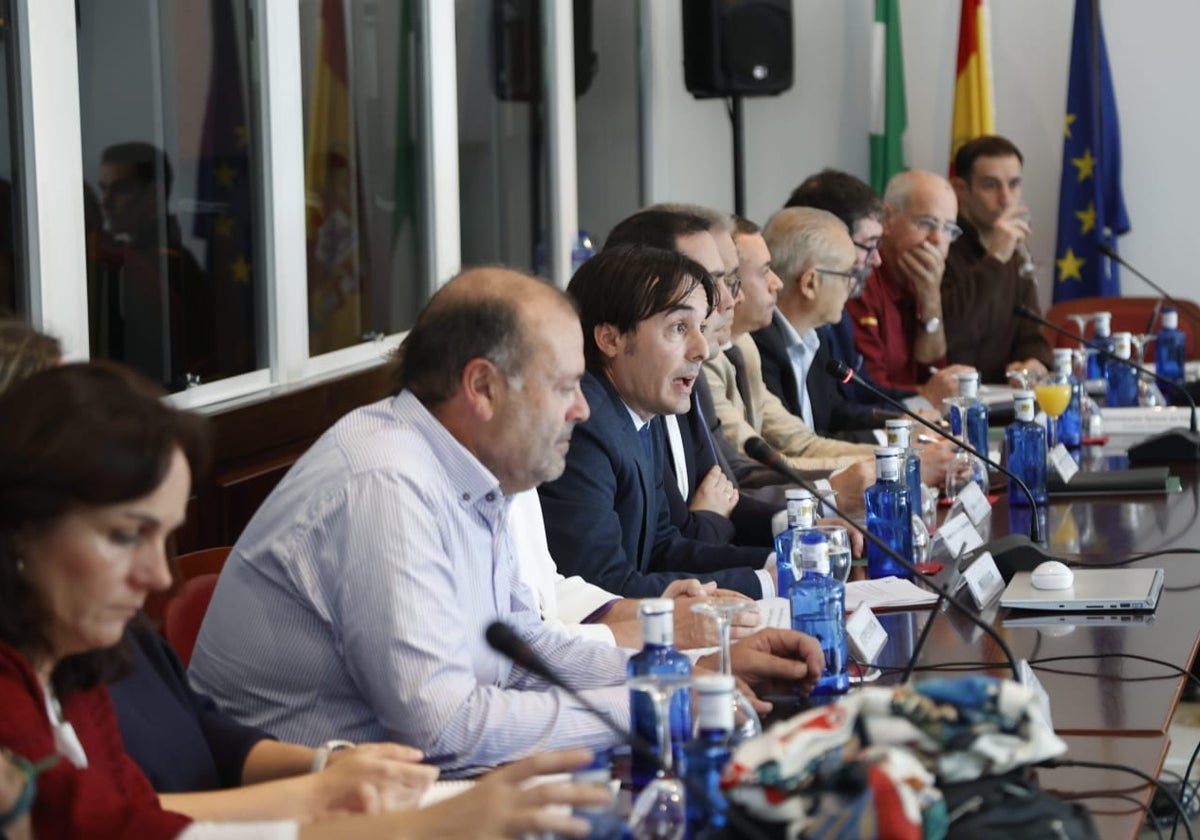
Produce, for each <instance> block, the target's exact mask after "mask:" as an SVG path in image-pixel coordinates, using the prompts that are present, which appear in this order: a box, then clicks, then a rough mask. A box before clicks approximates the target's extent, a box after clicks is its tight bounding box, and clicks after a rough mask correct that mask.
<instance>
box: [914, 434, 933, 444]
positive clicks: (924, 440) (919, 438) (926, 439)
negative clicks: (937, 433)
mask: <svg viewBox="0 0 1200 840" xmlns="http://www.w3.org/2000/svg"><path fill="white" fill-rule="evenodd" d="M917 443H937V441H935V440H934V439H933V438H931V437H930V436H929V435H917Z"/></svg>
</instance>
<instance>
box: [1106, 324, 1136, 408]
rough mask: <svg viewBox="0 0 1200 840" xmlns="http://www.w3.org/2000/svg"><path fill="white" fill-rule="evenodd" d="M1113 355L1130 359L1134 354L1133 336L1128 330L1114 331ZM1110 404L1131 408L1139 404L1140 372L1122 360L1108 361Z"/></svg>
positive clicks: (1114, 406)
mask: <svg viewBox="0 0 1200 840" xmlns="http://www.w3.org/2000/svg"><path fill="white" fill-rule="evenodd" d="M1112 338H1113V352H1112V354H1113V356H1115V357H1116V358H1118V359H1128V358H1129V357H1130V356H1131V355H1133V336H1131V335H1130V334H1129V333H1127V332H1118V333H1113V337H1112ZM1105 378H1106V379H1107V380H1108V406H1109V407H1110V408H1129V407H1130V406H1135V405H1137V404H1138V372H1137V371H1136V370H1134V369H1133V368H1131V367H1130V366H1129V365H1123V364H1121V363H1120V362H1113V361H1109V362H1108V370H1107V372H1106V373H1105Z"/></svg>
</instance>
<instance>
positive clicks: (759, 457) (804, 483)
mask: <svg viewBox="0 0 1200 840" xmlns="http://www.w3.org/2000/svg"><path fill="white" fill-rule="evenodd" d="M744 447H745V450H746V454H747V455H749V456H750V457H751V458H753V459H755V460H756V461H761V462H762V463H764V464H766V465H767V466H768V467H770V468H771V469H773V470H775V471H776V472H778V473H779V474H780V475H783V476H786V477H787V478H789V479H791V480H792V481H794V482H795V483H796V484H798V485H800V486H801V487H803V488H804V489H805V490H807V491H808V492H810V493H812V495H813V498H814V499H820V498H821V493H820V491H819V490H818V489H817V488H816V486H814V485H813V483H812V482H810V481H808V480H807V479H806V478H804V476H802V475H800V473H799V472H797V471H796V470H794V469H792V468H791V466H790V465H789V464H788V463H787V461H786V460H785V459H784V458H783V456H782V455H780V454H779V452H777V451H776V450H775V448H774V447H772V446H771V444H769V443H767V442H766V441H765V440H763V439H762V438H760V437H752V438H750V439H748V440H747V441H746V443H745V444H744ZM821 505H822V507H826V508H829V509H830V510H831V511H833V512H834V513H835V514H837V515H838V516H840V517H841V518H842V519H844V520H846V522H847V524H849V525H850V527H851V528H853V529H854V530H856V531H858V532H859V533H860V534H862V535H863V539H865V540H867V541H868V542H870V543H871V544H872V545H874V546H875V547H876V548H878V549H879V550H880V551H882V552H883V553H884V554H886V555H887V556H888V557H890V558H892V559H893V560H895V561H896V562H897V563H899V564H900V565H901V566H903V567H904V568H905V569H906V570H908V572H909V573H910V574H912V575H913V576H914V577H917V578H919V579H920V580H921V582H922V583H924V584H925V585H926V586H928V587H929V588H930V589H932V590H933V591H934V592H936V593H938V595H939V596H941V598H943V599H945V601H946V602H947V603H949V604H951V605H952V606H953V607H954V608H955V609H957V610H958V611H959V612H960V613H962V614H963V615H965V616H966V617H967V618H968V619H969V620H970V621H971V622H972V623H973V624H975V625H976V626H977V627H979V628H980V629H981V630H983V631H984V632H985V633H987V634H988V635H989V636H991V637H992V639H993V640H994V641H995V642H996V645H997V646H998V647H999V648H1000V650H1001V651H1003V652H1004V656H1005V657H1006V658H1007V659H1008V667H1009V668H1010V669H1012V673H1013V679H1014V680H1016V681H1017V682H1018V683H1020V682H1021V673H1020V670H1019V669H1018V668H1017V658H1016V657H1015V656H1013V652H1012V648H1010V647H1009V646H1008V642H1006V641H1005V640H1004V637H1003V636H1001V635H1000V634H999V633H997V632H996V629H995V628H994V627H992V625H990V624H988V623H987V622H986V621H984V620H983V619H982V618H980V617H979V615H978V613H976V611H975V610H973V609H971V608H970V607H969V606H967V605H966V604H964V603H963V602H962V601H961V600H960V599H959V598H958V597H957V596H956V595H954V594H952V593H951V592H950V590H949V588H948V587H947V586H945V585H944V584H941V583H938V582H937V581H936V580H934V578H933V577H932V576H930V575H927V574H925V573H924V572H922V571H921V570H920V569H918V568H917V567H916V566H915V565H913V562H912V561H911V560H909V559H908V558H907V557H901V556H900V554H899V552H897V551H896V550H895V549H893V548H892V547H891V546H890V545H888V544H887V543H886V542H884V541H883V540H881V539H880V538H879V537H877V536H875V535H874V534H872V533H871V532H870V531H869V530H867V529H866V528H864V527H863V526H861V525H859V524H858V523H857V522H855V521H854V520H853V519H851V518H850V517H849V516H847V515H846V514H844V513H842V511H840V510H838V509H837V508H836V507H834V506H833V505H832V504H830V503H829V502H827V501H825V500H823V499H822V501H821ZM1034 518H1035V519H1036V517H1034ZM932 620H933V617H932V616H931V617H930V621H932ZM919 654H920V648H916V649H914V650H913V654H912V657H911V661H914V662H915V659H916V657H917V656H918V655H919Z"/></svg>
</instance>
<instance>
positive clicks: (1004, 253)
mask: <svg viewBox="0 0 1200 840" xmlns="http://www.w3.org/2000/svg"><path fill="white" fill-rule="evenodd" d="M1022 163H1023V158H1022V156H1021V152H1020V150H1019V149H1017V147H1016V146H1015V145H1013V144H1012V143H1011V142H1010V141H1009V140H1006V139H1005V138H1003V137H998V136H995V135H988V136H985V137H978V138H976V139H974V140H972V141H970V142H969V143H966V144H964V145H963V146H962V147H961V148H960V149H959V150H958V152H957V153H956V154H955V156H954V171H955V175H954V177H953V178H951V183H952V184H953V186H954V191H955V193H956V194H957V196H958V207H959V213H958V224H959V226H960V227H961V228H962V229H963V235H962V236H960V237H959V238H958V239H957V240H956V241H955V242H954V243H953V244H952V245H951V246H950V253H949V255H948V256H947V257H946V270H945V273H944V274H943V275H942V314H943V323H944V325H945V330H946V358H947V360H948V361H949V362H952V363H956V364H964V365H971V366H972V367H975V368H976V369H978V370H979V375H980V378H981V379H982V380H983V381H984V382H999V383H1003V382H1005V381H1006V378H1007V371H1009V370H1013V369H1019V368H1025V369H1027V370H1029V371H1031V372H1038V373H1044V372H1045V370H1046V368H1047V367H1048V366H1049V365H1050V362H1051V354H1050V345H1049V344H1047V343H1046V339H1045V338H1044V337H1043V336H1042V332H1041V329H1040V328H1039V327H1038V326H1037V324H1035V323H1033V322H1032V321H1027V320H1025V319H1023V318H1018V317H1017V316H1015V315H1013V307H1014V306H1015V305H1017V304H1024V305H1025V306H1028V307H1029V308H1030V309H1032V310H1034V311H1038V312H1040V311H1041V307H1040V306H1039V305H1038V295H1037V285H1036V283H1035V279H1034V276H1033V271H1032V268H1031V266H1027V265H1026V263H1027V258H1026V255H1027V253H1028V252H1027V251H1026V250H1025V240H1026V239H1027V238H1028V236H1029V235H1030V225H1029V214H1028V210H1027V209H1026V208H1025V207H1024V206H1023V205H1022V204H1021V166H1022Z"/></svg>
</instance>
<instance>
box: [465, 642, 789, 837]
mask: <svg viewBox="0 0 1200 840" xmlns="http://www.w3.org/2000/svg"><path fill="white" fill-rule="evenodd" d="M483 635H484V638H485V639H487V643H488V646H489V647H490V648H491V649H492V650H494V651H496V653H498V654H500V655H501V656H503V657H506V658H507V659H510V660H512V662H513V663H514V664H515V665H517V666H519V667H521V668H524V669H525V670H526V671H528V672H529V673H531V674H536V675H537V676H539V677H541V678H542V679H544V680H545V681H546V682H548V683H550V684H551V685H554V686H557V687H558V688H561V689H562V690H563V691H565V692H566V693H567V694H568V695H570V697H571V699H572V700H574V701H575V702H576V703H578V704H579V705H580V707H582V708H583V710H584V711H585V712H587V713H588V714H590V715H591V716H592V717H594V718H596V720H598V721H600V722H601V723H603V724H604V725H605V727H607V728H608V730H609V731H610V732H612V733H613V734H614V735H616V736H617V737H618V738H620V739H621V741H622V742H624V743H626V744H628V745H629V746H630V747H631V748H632V749H633V751H634V752H636V753H637V754H638V755H639V756H641V757H642V758H644V759H646V760H647V761H649V762H650V763H651V764H652V765H654V767H655V768H657V769H658V770H660V771H663V772H666V769H667V768H666V767H665V766H664V765H663V763H662V759H661V758H659V757H658V754H657V753H655V752H654V750H653V749H652V748H651V746H650V744H649V743H647V742H646V740H645V739H644V738H642V737H641V736H640V735H638V734H637V733H636V732H632V731H630V730H628V729H624V728H622V727H620V726H618V725H617V724H616V723H615V722H614V721H613V719H612V718H610V717H609V716H608V714H607V713H606V712H605V711H604V710H603V709H600V708H598V707H597V706H596V704H594V703H592V702H591V701H589V700H588V699H587V698H586V697H584V696H583V695H582V694H581V693H580V692H579V691H578V690H577V689H575V688H573V687H572V686H571V685H570V684H568V683H567V681H566V680H564V679H563V678H562V675H561V674H559V673H558V672H557V671H555V670H554V669H553V668H551V667H550V664H549V663H548V662H546V660H544V659H542V657H540V656H538V653H537V651H535V650H534V649H533V648H532V647H531V646H530V645H529V643H528V642H526V641H525V640H524V639H522V638H521V637H520V635H518V633H517V631H516V630H514V629H513V628H512V627H511V626H510V625H508V624H505V623H504V622H503V621H493V622H492V623H491V624H489V625H488V626H487V630H485V631H484V634H483ZM675 777H676V778H677V779H678V780H679V781H680V782H681V783H682V784H683V786H684V788H685V789H686V790H687V794H688V796H695V797H696V798H697V799H699V800H700V801H701V802H704V803H705V804H708V805H711V804H712V797H710V796H709V794H708V791H707V790H705V789H704V788H703V787H702V786H701V785H698V784H696V783H695V782H694V781H692V780H691V779H689V778H688V777H687V774H686V773H676V774H675ZM724 813H725V818H726V819H727V820H729V825H730V827H731V828H732V829H734V830H735V831H736V832H737V836H738V837H751V838H755V840H767V837H766V834H765V833H764V832H763V831H762V830H761V829H760V828H759V827H758V826H756V825H754V823H752V822H750V821H749V820H748V819H747V818H746V817H745V816H744V815H743V814H741V813H740V812H739V811H737V810H736V809H734V808H727V809H725V812H724Z"/></svg>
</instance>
